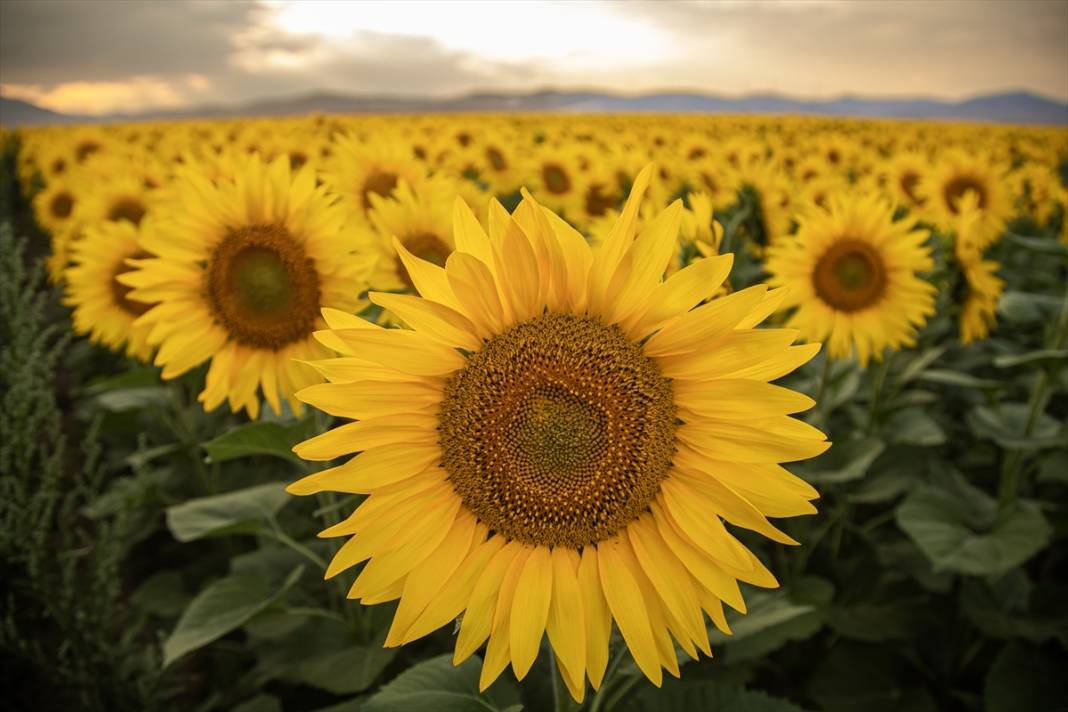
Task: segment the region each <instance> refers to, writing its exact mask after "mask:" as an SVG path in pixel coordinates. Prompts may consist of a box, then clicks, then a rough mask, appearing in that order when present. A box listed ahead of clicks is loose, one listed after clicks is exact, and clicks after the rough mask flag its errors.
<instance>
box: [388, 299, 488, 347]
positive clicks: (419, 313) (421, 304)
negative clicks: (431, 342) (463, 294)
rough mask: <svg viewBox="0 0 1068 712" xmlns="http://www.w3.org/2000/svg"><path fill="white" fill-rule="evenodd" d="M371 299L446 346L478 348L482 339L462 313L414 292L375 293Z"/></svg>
mask: <svg viewBox="0 0 1068 712" xmlns="http://www.w3.org/2000/svg"><path fill="white" fill-rule="evenodd" d="M369 297H370V299H371V301H372V302H373V303H375V304H377V305H378V306H380V307H382V308H383V309H389V310H390V311H391V312H393V313H394V314H396V315H397V316H398V317H400V319H401V320H402V321H404V323H405V324H407V325H408V326H410V327H411V328H413V329H415V330H416V331H418V332H421V333H423V334H426V335H427V336H429V337H430V338H432V339H435V340H436V341H440V342H441V343H443V344H445V345H446V346H451V347H454V348H461V349H466V350H468V351H477V350H478V349H479V348H480V347H481V346H482V342H481V341H480V340H479V338H478V337H477V336H475V326H474V324H472V323H471V321H470V320H469V319H468V318H467V317H465V316H464V315H463V314H461V313H460V312H458V311H456V310H454V309H450V308H449V307H447V306H445V305H443V304H438V303H437V302H432V301H430V300H429V299H422V298H420V297H417V296H415V295H413V294H387V293H385V292H371V293H370V295H369Z"/></svg>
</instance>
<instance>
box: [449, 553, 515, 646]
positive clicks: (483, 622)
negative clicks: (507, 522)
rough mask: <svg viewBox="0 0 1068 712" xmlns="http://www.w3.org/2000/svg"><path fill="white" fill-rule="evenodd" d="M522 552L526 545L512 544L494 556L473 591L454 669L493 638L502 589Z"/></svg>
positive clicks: (458, 638)
mask: <svg viewBox="0 0 1068 712" xmlns="http://www.w3.org/2000/svg"><path fill="white" fill-rule="evenodd" d="M522 548H523V545H522V544H520V543H519V542H517V541H510V542H508V543H507V544H506V545H505V546H504V547H503V548H502V549H501V550H500V551H498V552H497V553H496V554H494V555H493V558H491V559H490V560H489V563H488V564H486V567H485V569H483V570H482V572H481V575H479V577H478V580H477V581H476V582H475V587H474V588H473V589H472V590H471V598H470V600H468V602H467V609H466V610H465V611H464V619H463V623H461V624H460V634H459V636H458V637H457V639H456V651H455V653H454V654H453V658H452V662H453V665H459V664H460V663H462V662H463V661H464V660H467V659H468V658H469V657H471V654H472V653H474V652H475V651H476V650H478V647H479V646H480V645H482V643H484V642H485V641H486V638H488V637H489V634H490V631H491V630H492V629H493V614H494V612H495V611H496V609H497V592H498V591H500V589H501V578H502V577H503V576H504V573H505V571H507V570H508V569H509V568H510V567H511V566H512V562H513V561H515V559H516V557H517V556H518V555H519V553H520V551H521V550H522Z"/></svg>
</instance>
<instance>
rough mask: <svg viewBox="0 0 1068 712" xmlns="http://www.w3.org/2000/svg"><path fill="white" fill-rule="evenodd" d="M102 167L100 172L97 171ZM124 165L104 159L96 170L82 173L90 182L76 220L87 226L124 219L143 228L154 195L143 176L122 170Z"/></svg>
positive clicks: (153, 200) (107, 158)
mask: <svg viewBox="0 0 1068 712" xmlns="http://www.w3.org/2000/svg"><path fill="white" fill-rule="evenodd" d="M97 166H99V167H100V168H101V170H96V167H97ZM120 166H122V164H121V163H120V162H118V161H116V160H114V159H111V158H110V157H101V158H100V160H99V161H97V163H96V164H95V165H94V169H92V170H87V171H86V172H84V173H82V174H80V175H81V179H82V180H84V181H87V182H89V183H91V185H90V186H88V187H87V188H86V189H85V190H83V193H82V195H81V197H80V198H79V200H78V207H77V218H78V219H79V220H80V221H81V222H82V223H83V224H85V225H96V224H98V223H101V222H104V221H109V222H115V221H119V220H123V221H126V222H129V223H132V224H134V225H140V224H141V221H142V220H144V219H145V216H147V215H148V214H149V211H150V210H151V208H152V205H153V203H154V202H155V195H154V194H153V190H152V189H151V188H148V187H147V186H146V185H145V180H144V178H143V177H138V176H137V175H132V174H130V173H128V172H125V171H122V169H121V168H120Z"/></svg>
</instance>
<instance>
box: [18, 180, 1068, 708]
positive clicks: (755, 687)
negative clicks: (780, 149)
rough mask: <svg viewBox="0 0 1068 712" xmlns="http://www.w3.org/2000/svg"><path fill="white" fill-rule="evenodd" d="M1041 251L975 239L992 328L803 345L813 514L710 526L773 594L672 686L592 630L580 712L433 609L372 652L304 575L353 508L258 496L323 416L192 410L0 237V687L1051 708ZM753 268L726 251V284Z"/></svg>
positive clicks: (1052, 483)
mask: <svg viewBox="0 0 1068 712" xmlns="http://www.w3.org/2000/svg"><path fill="white" fill-rule="evenodd" d="M0 187H2V186H0ZM7 190H8V188H4V191H7ZM4 191H0V192H4ZM4 198H5V200H6V204H7V205H10V206H15V207H16V208H18V206H19V205H21V204H22V202H21V201H22V199H21V197H19V196H17V195H14V197H12V195H11V194H8V193H5V196H4ZM757 199H758V198H757V196H755V195H754V194H752V193H751V192H749V193H747V194H746V195H745V196H743V199H742V200H741V201H740V202H739V204H738V205H736V206H735V207H733V208H731V209H730V210H728V211H727V212H726V213H724V214H723V215H720V216H719V217H720V218H721V219H722V220H723V221H724V222H726V223H727V228H728V230H727V237H726V240H727V241H728V243H731V244H733V245H735V246H738V245H741V244H742V241H743V240H755V241H759V240H760V239H761V238H762V229H763V228H762V226H761V224H760V221H759V219H756V217H755V216H756V214H757V212H758V210H757V208H758V207H759V206H758V204H757V203H756V201H757ZM23 222H25V220H23ZM936 239H937V236H936ZM1051 240H1052V237H1051V236H1050V235H1043V236H1036V237H1027V238H1019V237H1018V236H1017V237H1012V238H1011V239H1010V238H1003V239H1002V240H1001V242H1000V243H999V244H998V246H997V247H996V254H994V255H992V257H993V258H995V259H997V260H999V261H1000V262H1001V264H1002V265H1003V266H1002V269H1001V272H1000V275H1001V277H1002V278H1003V279H1005V280H1006V282H1007V283H1008V284H1009V285H1010V290H1009V291H1008V292H1006V294H1005V295H1004V297H1003V298H1002V300H1001V302H1000V304H999V314H998V318H999V324H998V326H997V328H996V329H995V330H994V332H993V333H992V335H991V338H990V339H988V340H986V341H982V342H979V343H976V344H972V345H969V346H967V347H965V346H963V345H961V344H960V343H959V341H958V340H957V338H956V328H957V325H956V322H955V317H954V315H953V314H952V312H950V311H947V310H946V309H943V310H941V311H940V313H939V314H938V316H936V317H935V318H934V319H933V320H932V321H931V322H930V323H929V324H928V326H927V327H926V328H925V329H924V331H923V332H922V333H921V335H920V338H919V343H918V344H917V345H916V347H915V348H914V349H911V350H909V351H906V352H902V353H899V354H894V355H892V356H890V357H889V358H887V359H886V360H885V361H884V362H882V363H877V364H873V365H872V366H870V367H869V368H867V369H861V368H860V367H859V366H858V365H857V364H856V363H855V362H852V361H848V360H847V361H839V362H835V363H830V364H828V363H826V362H825V360H824V357H822V356H821V357H818V358H817V359H816V360H815V361H813V362H812V363H810V364H808V365H806V366H805V367H804V368H802V369H801V370H800V371H799V372H797V373H795V374H792V375H791V376H789V377H788V378H786V379H784V382H783V384H784V385H786V386H788V387H791V388H794V389H796V390H799V391H803V392H806V393H808V394H810V395H813V396H816V395H817V394H819V397H818V399H817V400H818V406H817V407H816V408H815V409H813V410H812V411H811V412H809V413H806V414H804V415H803V417H804V418H806V419H807V420H808V421H809V422H811V423H813V424H814V425H816V426H818V427H820V428H822V429H824V430H825V431H826V432H828V433H829V434H830V436H831V439H832V440H833V441H834V443H835V445H834V447H832V448H831V449H830V450H829V451H828V452H827V453H825V454H824V455H822V456H821V457H819V458H816V459H814V460H813V461H811V462H807V463H803V464H795V465H790V466H789V468H790V469H791V470H792V471H794V472H797V473H798V474H799V475H800V476H802V477H803V478H805V479H806V480H808V481H809V482H811V483H812V484H813V485H814V486H816V487H817V489H819V491H820V494H821V498H820V499H819V500H817V501H816V502H815V504H816V505H817V506H818V508H819V510H820V511H819V514H818V515H816V516H811V517H798V518H794V519H789V520H780V521H777V522H776V524H778V525H780V526H781V527H782V528H783V529H784V530H785V531H786V532H787V533H788V534H790V536H792V537H794V538H795V539H797V540H798V541H800V542H801V544H802V546H801V547H785V546H781V545H778V544H774V543H771V542H768V541H766V540H763V539H760V538H759V537H755V536H751V535H750V534H749V533H748V532H746V531H742V530H735V529H732V531H733V532H734V533H735V534H737V536H739V538H741V539H742V540H743V541H744V542H745V543H746V545H747V546H750V548H752V550H753V551H754V552H755V553H756V554H757V555H758V556H759V557H760V559H761V560H762V561H763V562H764V563H765V564H766V565H767V566H768V567H769V569H770V570H771V571H773V572H774V574H775V575H776V576H777V577H778V579H779V581H780V584H781V585H780V587H779V588H776V589H757V588H754V587H750V586H744V585H743V593H744V597H745V601H746V604H747V608H748V612H747V614H746V615H741V614H737V613H735V612H733V611H728V612H727V618H728V622H729V624H730V626H731V628H732V631H733V634H732V635H730V636H727V635H723V634H722V633H720V632H718V631H716V630H714V629H712V628H711V627H710V639H711V643H712V647H713V654H714V657H713V659H711V660H708V659H705V658H702V659H700V660H696V661H691V660H689V659H688V658H687V657H686V656H685V655H684V654H683V653H682V652H681V651H680V665H682V677H681V680H674V679H670V678H669V679H666V680H665V683H664V685H663V687H662V688H661V689H657V688H655V687H653V686H652V685H651V684H650V683H649V682H647V681H646V680H645V678H644V676H643V675H642V674H641V673H640V672H639V671H638V669H637V667H636V666H635V665H634V664H633V663H632V662H631V660H630V658H629V656H627V655H626V654H623V653H621V650H622V648H623V645H622V641H621V640H620V639H619V637H618V635H614V636H613V642H612V659H611V662H610V664H609V669H608V672H607V675H606V677H605V680H604V683H603V685H602V686H601V688H600V689H599V690H597V691H593V690H592V689H587V694H586V700H585V702H584V703H583V704H582V705H577V704H575V703H573V702H571V701H570V699H569V696H568V694H567V692H566V690H564V689H562V684H561V683H560V681H559V680H558V679H556V672H555V662H554V661H553V660H551V658H550V655H549V651H548V646H547V645H544V647H543V650H542V653H541V655H540V656H539V658H538V660H537V662H536V664H535V665H534V667H533V668H532V669H531V671H530V673H529V674H528V676H527V677H526V678H525V679H524V680H523V681H522V682H517V681H516V680H515V679H514V678H513V676H512V675H511V673H510V672H507V671H506V672H505V673H504V674H503V675H502V676H501V678H500V679H499V680H498V681H497V682H496V683H495V684H494V685H493V686H492V687H491V688H490V689H489V690H487V691H485V692H483V693H480V692H479V691H478V678H479V669H480V667H481V661H480V660H479V659H478V657H477V656H475V657H472V658H470V659H468V660H467V661H465V662H464V663H463V664H461V665H460V666H458V667H454V666H453V665H452V663H451V649H452V646H453V644H454V643H455V637H454V635H455V631H454V630H453V629H452V628H451V627H446V628H445V629H443V630H440V631H437V632H436V633H434V634H432V635H430V636H428V637H426V638H424V639H422V640H420V641H417V642H415V643H412V644H410V645H406V646H403V647H400V648H388V649H387V648H384V647H383V642H384V640H385V636H386V632H387V630H388V629H389V626H390V622H391V618H392V614H393V611H394V610H395V604H390V603H387V604H381V605H377V606H371V607H365V606H362V605H360V604H358V603H355V602H353V601H350V600H348V599H347V598H346V594H347V592H348V590H349V587H350V586H351V583H352V581H353V577H354V575H355V573H354V572H346V573H343V574H341V575H339V576H338V577H336V578H335V579H331V580H330V581H325V582H324V581H323V574H324V572H325V568H326V563H327V562H328V561H329V560H330V559H331V558H332V556H333V555H334V553H335V552H336V550H337V548H338V546H339V544H340V543H341V541H343V539H341V540H339V539H320V538H318V537H317V536H316V534H317V532H318V531H320V530H322V529H323V528H325V527H327V526H331V525H334V524H337V523H338V522H340V521H341V520H342V519H343V518H345V517H347V516H349V514H350V513H351V512H352V511H353V510H354V509H355V507H356V506H357V505H358V504H359V502H360V499H361V498H360V496H359V495H352V496H347V497H346V496H339V495H335V494H321V495H317V496H315V497H304V498H294V497H291V496H289V495H288V494H286V493H285V491H284V490H285V486H286V485H287V484H288V483H290V482H292V481H294V480H295V479H297V478H299V477H302V476H304V475H306V474H308V473H309V472H310V471H312V466H310V465H309V464H308V463H304V462H301V461H300V460H299V459H298V458H296V457H295V456H294V455H293V453H292V449H291V448H292V446H293V445H294V444H295V443H297V442H299V441H301V440H302V439H304V438H306V437H308V436H310V435H312V434H314V433H316V432H320V431H321V430H323V429H324V428H325V427H326V425H327V424H326V423H325V422H324V421H323V419H322V417H318V419H317V418H316V417H313V416H308V417H305V418H304V419H296V418H294V417H293V416H292V414H289V413H286V414H283V415H282V416H281V417H275V418H270V419H265V420H261V421H260V422H256V423H249V422H247V421H246V420H245V419H244V418H243V417H241V416H234V415H232V414H229V413H226V412H225V409H221V410H220V411H217V412H214V413H210V414H207V413H204V412H203V410H202V408H201V405H200V403H198V402H197V399H196V394H197V393H198V392H199V389H200V386H201V383H202V381H203V371H202V370H201V371H199V372H193V373H190V374H187V375H186V376H183V377H182V378H180V379H177V380H174V381H168V382H164V381H162V380H161V379H160V378H159V374H158V372H157V370H156V369H154V368H151V367H148V366H145V365H141V364H134V363H131V362H128V361H124V360H121V359H118V358H115V357H112V356H110V355H108V354H106V353H104V352H103V351H101V350H98V349H95V348H93V347H91V346H89V345H88V344H86V343H85V342H84V341H79V340H72V339H71V338H70V337H69V336H68V334H69V332H70V325H69V323H68V321H67V318H66V315H65V313H64V311H63V310H62V308H61V307H60V306H59V304H58V298H57V294H56V290H54V289H52V288H50V287H48V286H47V285H46V284H44V282H43V280H42V279H41V277H40V275H39V272H37V271H34V270H28V269H27V268H26V267H25V264H26V263H28V262H30V261H32V260H29V259H28V258H27V256H26V255H27V248H25V247H24V244H25V243H21V242H19V241H16V240H14V239H13V237H12V235H11V230H10V229H9V228H6V227H5V228H4V229H2V230H0V319H2V322H0V401H2V402H0V554H2V561H3V564H2V565H3V569H2V571H0V573H2V576H3V578H2V581H3V584H2V586H0V594H2V600H3V613H2V616H0V646H2V649H3V655H4V663H5V665H4V666H3V667H4V673H5V676H4V677H3V678H0V680H2V681H3V682H4V684H5V697H6V698H9V699H11V700H13V701H14V705H15V706H16V708H32V707H33V706H37V707H44V708H53V707H55V708H58V707H66V708H75V709H90V710H93V709H108V710H119V711H120V712H121V711H123V710H151V709H189V710H198V711H200V712H212V711H215V710H238V711H240V712H280V711H293V712H310V711H313V710H314V711H315V712H383V711H392V710H403V711H405V712H407V711H409V710H411V711H415V712H418V711H419V710H432V711H433V712H451V711H453V710H457V711H459V712H465V711H466V710H471V711H472V712H475V711H477V712H492V711H494V710H496V711H498V712H517V711H518V710H519V709H525V710H538V711H540V710H551V709H555V710H558V711H559V712H565V711H566V712H579V711H580V710H581V711H582V712H645V711H649V712H652V711H655V712H661V711H663V712H672V711H673V710H717V711H721V712H798V711H799V710H828V711H829V712H838V711H839V710H841V711H842V712H851V711H853V710H864V711H865V712H880V711H881V710H895V711H896V710H908V711H914V712H928V711H931V712H933V711H935V710H950V711H956V710H960V711H969V712H971V711H975V712H978V711H980V710H984V711H989V712H1002V710H1010V709H1011V710H1017V709H1028V710H1030V709H1035V710H1038V709H1054V708H1056V705H1057V704H1063V700H1064V699H1065V698H1066V697H1068V690H1066V689H1065V687H1064V685H1065V679H1064V676H1063V675H1062V674H1060V671H1061V670H1063V669H1064V668H1065V665H1066V663H1068V654H1066V650H1068V611H1066V609H1065V606H1064V603H1063V602H1064V601H1065V600H1068V578H1066V576H1065V571H1068V561H1066V556H1065V546H1064V542H1065V536H1066V535H1068V504H1066V502H1068V497H1066V495H1068V489H1066V488H1068V426H1066V422H1068V368H1066V366H1068V343H1066V341H1068V307H1066V306H1065V301H1064V294H1063V292H1064V285H1065V283H1066V282H1068V274H1066V269H1065V261H1064V259H1063V257H1064V254H1063V252H1064V251H1063V248H1061V247H1057V246H1056V245H1054V244H1053V243H1052V242H1051ZM42 250H43V248H42V247H41V245H39V244H36V243H33V244H32V245H31V247H30V248H29V251H30V252H32V253H35V254H40V253H41V252H42ZM760 278H761V265H760V262H759V260H757V259H755V258H754V257H753V256H752V255H750V254H748V253H747V252H746V251H745V250H743V251H742V252H740V253H739V257H738V264H737V265H736V270H735V271H734V272H733V273H732V276H731V279H732V281H733V284H734V286H735V287H736V288H739V287H743V286H746V285H748V284H751V283H752V282H753V281H755V280H758V279H760ZM330 464H331V463H323V464H322V466H323V467H326V466H329V465H330ZM9 662H10V664H9ZM8 670H11V671H12V672H10V673H8V672H7V671H8ZM9 692H10V694H7V693H9ZM5 701H6V700H5Z"/></svg>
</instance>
